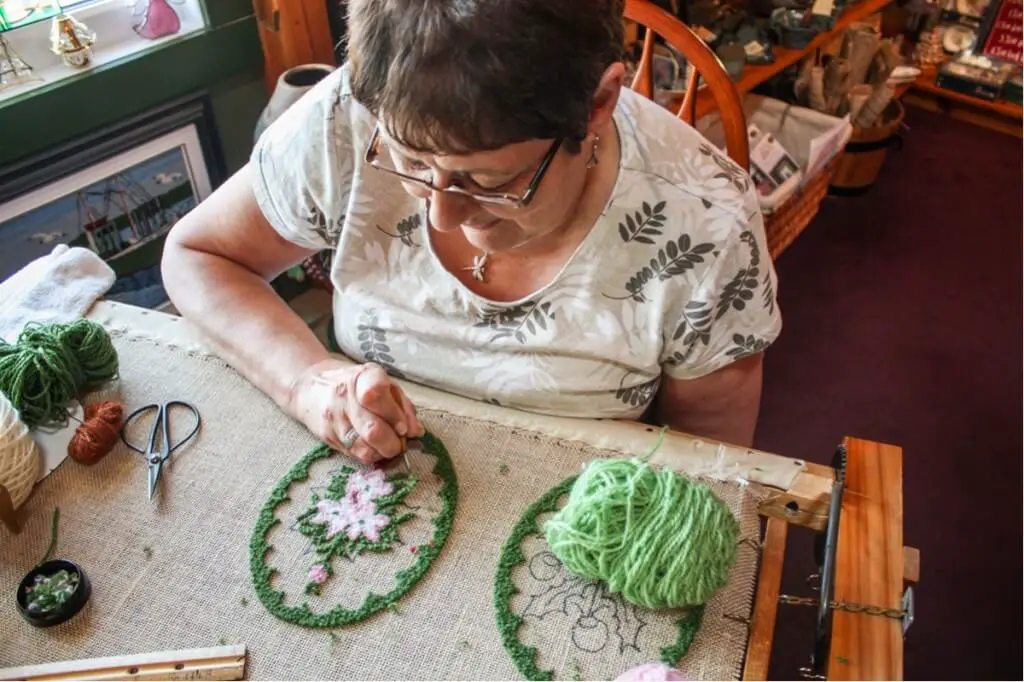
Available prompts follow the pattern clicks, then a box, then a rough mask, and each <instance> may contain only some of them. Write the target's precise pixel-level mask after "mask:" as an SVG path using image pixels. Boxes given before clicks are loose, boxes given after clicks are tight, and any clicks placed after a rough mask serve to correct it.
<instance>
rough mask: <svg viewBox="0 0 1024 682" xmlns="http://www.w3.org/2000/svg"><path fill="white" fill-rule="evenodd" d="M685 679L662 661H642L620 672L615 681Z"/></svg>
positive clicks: (660, 681) (653, 681)
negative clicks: (640, 663)
mask: <svg viewBox="0 0 1024 682" xmlns="http://www.w3.org/2000/svg"><path fill="white" fill-rule="evenodd" d="M685 679H686V678H685V677H683V674H682V673H681V672H679V671H678V670H676V669H675V668H673V667H671V666H668V665H665V664H664V663H644V664H643V665H638V666H637V667H635V668H630V669H629V670H627V671H626V672H624V673H622V674H621V675H619V676H618V677H616V678H615V682H670V681H671V682H675V681H678V680H685Z"/></svg>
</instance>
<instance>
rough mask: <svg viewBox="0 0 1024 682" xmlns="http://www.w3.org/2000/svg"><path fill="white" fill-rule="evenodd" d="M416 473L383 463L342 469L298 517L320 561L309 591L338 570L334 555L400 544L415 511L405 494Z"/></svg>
mask: <svg viewBox="0 0 1024 682" xmlns="http://www.w3.org/2000/svg"><path fill="white" fill-rule="evenodd" d="M415 486H416V478H415V477H413V476H409V475H399V474H395V475H393V476H390V477H388V476H386V475H385V474H384V472H383V471H381V470H379V469H371V470H368V471H364V470H361V469H355V468H353V467H349V466H344V467H341V468H340V469H338V470H337V471H336V472H335V474H334V476H333V477H332V478H331V481H330V483H329V484H328V485H327V488H326V490H324V491H323V493H322V494H321V493H320V492H316V491H314V492H313V493H312V503H311V505H310V507H309V508H308V509H307V510H306V511H305V512H303V513H302V514H301V515H300V516H299V518H298V519H297V520H298V529H299V532H300V533H302V534H303V535H305V536H306V537H307V538H308V539H309V540H310V542H311V544H312V548H313V552H314V553H315V555H316V559H315V562H314V563H313V565H312V566H310V569H309V573H308V574H307V575H306V594H320V589H321V587H322V586H323V585H324V583H326V582H327V581H328V580H329V579H330V578H331V576H332V575H334V568H333V564H334V560H335V559H337V558H341V559H353V558H355V557H356V556H358V555H360V554H362V553H363V552H368V551H369V552H388V551H391V550H392V549H393V548H394V547H395V546H396V545H397V544H399V538H398V528H399V526H401V525H402V524H403V523H405V522H406V521H408V520H409V519H411V518H412V517H413V516H414V512H413V511H411V510H409V509H408V508H406V507H405V505H404V503H403V500H404V499H405V497H406V496H407V495H408V494H409V492H410V491H411V490H412V489H413V488H414V487H415Z"/></svg>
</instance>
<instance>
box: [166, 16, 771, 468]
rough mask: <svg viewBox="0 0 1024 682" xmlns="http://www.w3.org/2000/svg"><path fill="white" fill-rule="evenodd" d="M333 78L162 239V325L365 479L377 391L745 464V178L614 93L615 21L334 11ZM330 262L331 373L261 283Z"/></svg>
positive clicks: (324, 355)
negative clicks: (320, 257)
mask: <svg viewBox="0 0 1024 682" xmlns="http://www.w3.org/2000/svg"><path fill="white" fill-rule="evenodd" d="M348 7H349V44H348V61H347V63H346V64H345V66H344V67H342V68H341V69H338V70H337V71H336V72H335V73H334V74H333V75H331V76H330V77H328V78H327V79H325V80H324V81H322V82H321V83H320V84H319V85H318V86H317V87H315V88H314V89H313V90H312V91H310V92H309V93H308V94H307V95H306V96H305V97H304V98H303V99H302V100H301V101H299V102H298V103H296V104H295V105H293V107H292V108H291V109H290V110H289V111H288V112H286V114H285V115H284V116H282V117H281V118H280V119H279V120H277V121H276V122H275V123H274V124H273V125H271V126H270V127H269V128H268V129H267V130H266V131H265V132H264V134H263V135H262V137H261V138H260V140H259V142H258V143H257V145H256V148H255V149H254V151H253V154H252V158H251V160H250V162H249V164H248V165H247V166H246V167H245V168H243V169H242V170H241V171H239V172H238V173H237V174H236V175H235V176H234V177H232V178H231V179H230V180H228V181H227V182H226V183H225V184H224V185H223V186H222V187H220V188H219V189H218V190H217V191H216V192H214V194H213V195H212V196H210V197H209V198H208V199H207V200H206V201H204V202H203V203H202V204H201V205H200V206H198V207H197V208H196V209H194V210H193V211H192V212H191V213H190V214H189V215H188V216H187V217H185V218H184V219H183V220H181V221H180V222H179V223H178V225H177V226H176V227H175V228H174V230H173V231H172V233H171V235H170V238H169V239H168V243H167V247H166V251H165V256H164V262H163V275H164V281H165V286H166V288H167V290H168V292H169V294H170V296H171V298H172V300H173V301H174V303H175V305H176V306H177V308H178V309H179V310H180V311H181V313H182V314H183V315H184V316H185V317H187V318H189V319H190V320H191V321H193V322H194V323H195V324H197V325H198V326H200V327H201V328H202V329H203V330H204V331H205V332H206V333H207V334H208V335H209V336H210V337H211V339H212V340H213V341H214V343H215V344H216V345H217V347H218V348H219V352H220V353H221V354H222V355H223V357H224V358H225V359H226V360H227V361H228V362H230V363H231V364H232V365H233V366H234V367H236V368H237V369H238V371H240V372H241V373H242V374H243V375H245V376H246V377H247V378H248V379H250V380H251V381H252V382H253V383H254V384H255V385H257V386H258V387H260V388H261V389H262V390H263V391H265V392H266V393H267V394H268V395H270V396H271V397H272V398H273V399H274V400H276V401H277V403H278V404H279V405H280V406H281V407H282V409H283V410H285V411H286V412H287V413H288V414H290V415H292V416H293V417H294V418H296V419H298V420H300V421H302V422H303V423H304V424H305V425H306V426H307V427H308V428H309V429H310V430H311V431H312V432H313V433H314V434H316V435H318V436H319V437H320V438H322V439H323V440H324V441H326V442H327V443H329V444H331V445H332V446H334V447H346V448H348V449H349V450H350V452H351V453H352V454H353V455H355V456H357V457H359V458H360V459H362V460H363V461H366V462H372V461H375V460H379V459H385V458H391V457H394V456H396V455H398V454H399V453H400V448H401V445H400V436H405V435H410V436H416V435H419V434H420V433H421V432H422V428H423V427H422V425H421V424H420V423H419V421H418V420H417V418H416V413H415V409H414V408H413V406H412V405H411V404H410V402H409V400H408V399H407V398H406V397H405V395H404V394H403V393H402V392H401V390H400V389H397V386H393V385H392V383H391V379H390V378H389V377H399V378H407V379H409V380H412V381H415V382H420V383H423V384H426V385H430V386H434V387H437V388H440V389H444V390H447V391H451V392H454V393H458V394H462V395H466V396H470V397H473V398H477V399H480V400H486V401H490V402H495V403H499V404H502V405H506V406H509V407H514V408H519V409H524V410H532V411H536V412H543V413H548V414H557V415H567V416H579V417H591V418H593V417H604V418H639V417H642V416H645V415H646V416H648V417H650V418H652V419H654V420H656V421H658V422H660V423H664V424H668V425H670V426H672V427H674V428H677V429H680V430H683V431H687V432H690V433H693V434H697V435H700V436H704V437H707V438H713V439H719V440H724V441H728V442H733V443H737V444H744V445H749V444H750V443H751V441H752V439H753V432H754V424H755V422H756V419H757V410H758V403H759V400H760V390H761V351H762V350H763V349H764V348H765V347H766V346H768V344H770V343H771V342H772V341H773V340H774V339H775V338H776V336H777V335H778V333H779V330H780V327H781V321H780V317H779V312H778V309H777V306H776V304H775V294H774V292H775V274H774V271H773V270H772V266H771V263H770V260H769V257H768V254H767V251H766V248H765V235H764V228H763V223H762V219H761V215H760V213H759V211H758V206H757V201H756V198H755V194H754V190H753V188H752V186H751V183H750V181H749V178H748V177H747V175H746V174H745V173H744V172H743V171H741V170H740V169H739V168H738V167H737V166H735V165H734V164H732V163H731V162H730V161H729V160H728V159H727V158H725V157H724V156H723V155H722V154H721V153H719V152H718V151H717V150H715V149H713V148H712V147H711V145H709V144H708V143H707V142H706V141H705V140H704V139H703V138H701V137H700V135H699V134H698V133H696V132H695V131H694V130H693V129H691V128H690V127H688V126H686V125H684V124H682V123H680V122H679V121H678V120H677V119H676V118H675V117H673V116H672V115H671V114H670V113H669V112H667V111H665V110H664V109H662V108H660V107H659V106H657V105H656V104H654V103H652V102H650V101H648V100H646V99H644V98H643V97H641V96H638V95H636V94H635V93H633V92H632V91H630V90H629V89H628V88H624V83H623V79H624V66H623V64H622V63H621V62H620V61H619V60H620V56H621V46H622V44H623V25H622V2H621V0H560V1H559V2H556V3H552V2H550V0H491V1H489V2H455V1H454V0H426V1H424V0H353V1H352V2H349V3H348ZM325 248H330V249H334V250H335V252H334V256H333V265H332V281H333V284H334V287H335V297H334V320H333V332H334V336H335V338H336V340H337V343H338V345H339V347H340V349H341V351H342V352H343V353H344V354H345V355H347V356H349V357H350V358H352V359H354V360H356V361H359V362H362V363H363V364H360V365H358V366H356V367H351V366H350V364H349V363H344V362H342V361H339V360H338V359H337V358H336V357H332V356H331V355H330V354H329V353H328V351H327V350H326V349H324V347H323V346H322V344H320V343H319V342H318V341H317V339H316V338H315V337H314V335H313V333H312V332H311V331H310V330H309V329H308V328H307V327H306V326H305V325H304V324H303V322H302V321H301V320H300V319H299V317H298V316H297V315H296V314H295V313H293V312H292V311H291V310H290V309H289V308H288V307H287V305H286V304H285V303H284V302H282V301H281V299H280V298H278V297H277V296H276V295H275V293H274V292H273V290H272V289H271V288H270V286H269V285H268V284H267V281H268V280H269V279H271V278H273V277H274V276H276V275H277V274H279V273H281V272H282V271H284V270H285V269H287V268H288V267H290V266H292V265H294V264H295V263H297V262H299V261H300V260H301V259H303V258H305V257H308V256H309V255H311V254H313V253H316V252H317V251H320V250H323V249H325Z"/></svg>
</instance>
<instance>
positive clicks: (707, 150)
mask: <svg viewBox="0 0 1024 682" xmlns="http://www.w3.org/2000/svg"><path fill="white" fill-rule="evenodd" d="M698 149H699V150H700V153H701V154H703V155H704V156H707V157H708V158H710V159H711V160H712V161H714V162H715V165H716V166H718V167H719V169H720V172H718V173H716V174H715V175H714V177H715V178H716V179H722V180H728V181H729V182H730V183H732V186H733V187H735V188H736V191H737V192H740V193H744V192H746V191H747V190H748V189H750V176H748V175H747V174H746V173H744V172H743V169H742V168H740V167H739V166H737V165H736V164H735V163H733V162H732V161H730V160H729V159H727V158H725V157H723V156H722V154H721V153H720V152H718V151H717V150H715V149H714V148H712V147H711V145H709V144H701V145H700V147H699V148H698ZM706 203H707V200H705V205H706Z"/></svg>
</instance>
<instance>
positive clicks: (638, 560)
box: [544, 459, 740, 608]
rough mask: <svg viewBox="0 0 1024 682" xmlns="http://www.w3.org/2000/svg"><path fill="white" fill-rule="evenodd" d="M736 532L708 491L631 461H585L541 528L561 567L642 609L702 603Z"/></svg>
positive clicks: (715, 585)
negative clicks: (560, 505)
mask: <svg viewBox="0 0 1024 682" xmlns="http://www.w3.org/2000/svg"><path fill="white" fill-rule="evenodd" d="M739 532H740V531H739V524H738V523H737V521H736V518H735V517H734V516H733V514H732V511H731V510H730V509H729V507H728V506H727V505H726V504H725V503H724V502H722V501H721V500H720V499H719V498H718V497H716V496H715V494H714V493H713V492H712V491H711V489H710V488H708V487H707V486H705V485H701V484H699V483H694V482H693V481H691V480H689V479H687V478H686V477H684V476H681V475H679V474H677V473H676V472H674V471H671V470H669V469H661V470H657V469H655V468H654V467H652V466H650V465H649V464H647V463H645V462H642V461H640V460H638V459H631V460H624V459H602V460H595V461H593V462H591V463H590V464H589V465H588V466H587V468H586V469H585V470H584V471H583V473H582V474H580V477H579V478H578V479H576V482H575V483H574V484H573V486H572V490H571V491H570V493H569V501H568V503H567V504H566V505H565V506H564V507H563V508H562V509H561V510H560V511H559V512H558V513H556V514H555V515H554V516H553V517H552V518H551V519H550V520H549V521H548V522H547V523H546V524H545V526H544V533H545V537H546V539H547V542H548V545H549V546H550V548H551V551H552V552H553V553H554V555H555V556H557V557H558V558H559V560H560V561H561V562H562V563H563V564H564V565H565V568H566V570H568V571H569V572H570V573H574V574H576V575H578V576H581V577H583V578H589V579H592V580H601V581H603V582H605V583H606V584H607V587H608V590H609V591H610V592H619V593H621V594H622V596H623V598H625V599H626V600H627V601H629V602H632V603H634V604H639V605H640V606H645V607H647V608H661V607H685V606H697V605H700V604H705V603H707V601H708V600H709V599H710V598H711V596H712V595H713V594H714V593H715V591H716V590H718V589H719V588H720V587H722V586H723V585H725V583H726V581H727V579H728V577H729V569H730V568H732V565H733V563H734V562H735V560H736V547H737V544H738V542H739Z"/></svg>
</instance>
